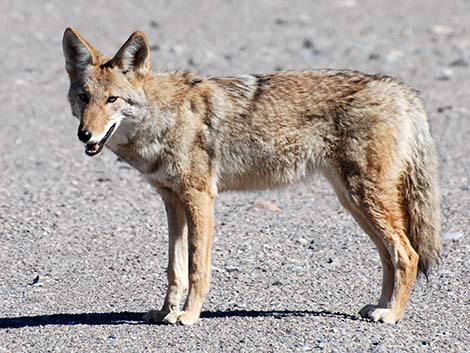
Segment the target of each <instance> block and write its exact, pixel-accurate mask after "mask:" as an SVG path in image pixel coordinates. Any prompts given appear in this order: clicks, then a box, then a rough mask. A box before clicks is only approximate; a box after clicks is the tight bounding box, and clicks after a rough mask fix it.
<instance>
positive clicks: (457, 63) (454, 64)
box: [449, 58, 469, 67]
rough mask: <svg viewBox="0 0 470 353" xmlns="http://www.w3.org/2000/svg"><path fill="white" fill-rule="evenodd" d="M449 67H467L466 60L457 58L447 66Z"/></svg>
mask: <svg viewBox="0 0 470 353" xmlns="http://www.w3.org/2000/svg"><path fill="white" fill-rule="evenodd" d="M449 66H450V67H468V66H469V65H468V60H467V59H464V58H458V59H455V60H454V61H452V62H451V63H450V64H449Z"/></svg>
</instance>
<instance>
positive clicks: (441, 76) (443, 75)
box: [436, 67, 454, 81]
mask: <svg viewBox="0 0 470 353" xmlns="http://www.w3.org/2000/svg"><path fill="white" fill-rule="evenodd" d="M453 75H454V70H452V69H451V68H449V67H445V68H443V69H441V71H440V72H438V74H437V75H436V80H439V81H449V80H450V79H451V77H452V76H453Z"/></svg>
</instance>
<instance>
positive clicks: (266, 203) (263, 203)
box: [253, 201, 282, 212]
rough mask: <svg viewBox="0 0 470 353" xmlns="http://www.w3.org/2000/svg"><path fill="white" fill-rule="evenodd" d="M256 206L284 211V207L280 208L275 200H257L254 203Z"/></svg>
mask: <svg viewBox="0 0 470 353" xmlns="http://www.w3.org/2000/svg"><path fill="white" fill-rule="evenodd" d="M253 207H254V208H258V209H265V210H269V211H273V212H282V209H281V208H279V206H277V205H276V204H275V203H274V202H270V201H256V202H255V203H254V204H253Z"/></svg>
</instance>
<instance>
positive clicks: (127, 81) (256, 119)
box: [64, 29, 440, 324]
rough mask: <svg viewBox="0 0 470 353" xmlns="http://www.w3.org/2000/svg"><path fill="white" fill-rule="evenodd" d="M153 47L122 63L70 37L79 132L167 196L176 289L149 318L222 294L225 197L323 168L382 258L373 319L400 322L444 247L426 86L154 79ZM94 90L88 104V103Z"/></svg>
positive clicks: (182, 314)
mask: <svg viewBox="0 0 470 353" xmlns="http://www.w3.org/2000/svg"><path fill="white" fill-rule="evenodd" d="M149 53H150V50H149V47H148V43H147V40H146V39H145V36H144V35H143V34H142V33H140V32H136V33H134V34H133V35H132V36H131V37H130V38H129V40H128V41H127V42H126V43H125V44H124V45H123V47H122V48H121V49H120V50H119V52H118V54H116V56H115V57H114V58H112V59H110V58H104V57H102V56H101V55H99V54H98V52H97V51H96V50H95V49H93V48H92V47H91V45H89V44H88V43H86V42H85V41H84V40H83V38H81V37H80V36H79V35H78V34H77V33H76V32H74V31H73V30H70V29H67V30H66V32H65V34H64V54H65V57H66V67H67V71H68V73H69V76H70V81H71V86H70V91H69V100H70V103H71V106H72V112H73V114H74V115H75V116H76V117H77V118H79V119H80V120H81V125H80V129H87V130H88V131H89V132H90V133H91V134H92V138H91V141H92V143H95V144H96V143H100V141H101V142H102V143H103V144H104V143H106V142H107V146H108V147H109V148H110V149H111V150H112V151H113V152H114V153H116V154H117V155H118V156H120V157H121V158H123V159H124V160H126V161H127V162H128V163H129V164H131V165H132V166H134V167H135V168H136V169H138V170H139V171H140V172H141V173H143V174H144V175H146V176H147V178H148V179H149V181H150V183H152V185H154V186H155V187H156V189H157V190H158V192H159V193H160V195H161V196H162V199H163V201H164V203H165V207H166V210H167V215H168V226H169V236H170V242H169V264H168V291H167V295H166V298H165V302H164V304H163V308H162V310H160V311H155V310H152V311H150V312H149V313H148V314H147V315H146V320H147V321H148V322H167V323H177V322H180V323H183V324H193V323H194V322H196V321H197V319H198V317H199V314H200V311H201V308H202V303H203V299H204V297H205V295H206V294H207V292H208V290H209V282H210V249H211V242H212V236H213V200H214V198H215V197H216V195H217V193H218V192H221V191H225V190H255V189H268V188H277V187H283V186H286V185H290V184H293V183H299V182H308V181H309V179H310V178H311V177H312V176H313V174H314V173H315V172H320V173H322V174H323V175H324V176H325V177H326V178H327V179H328V180H329V181H330V183H331V184H332V186H333V188H334V190H335V192H336V194H337V195H338V198H339V200H340V202H341V204H342V205H343V206H344V207H345V208H346V209H347V210H348V211H349V212H350V213H351V214H352V216H353V217H354V219H355V220H356V221H357V222H358V224H359V225H360V226H361V227H362V228H363V229H364V231H365V232H366V233H367V234H368V235H369V237H370V238H371V240H372V241H373V242H374V244H375V246H376V247H377V250H378V252H379V255H380V259H381V262H382V265H383V283H382V294H381V297H380V300H379V302H378V305H366V306H365V307H364V308H363V309H362V310H361V311H360V313H361V315H362V316H364V317H367V318H370V319H372V320H374V321H384V322H391V323H395V322H397V321H399V320H400V319H401V318H402V317H403V313H404V310H405V305H406V302H407V300H408V297H409V295H410V292H411V289H412V286H413V283H414V281H415V278H416V275H417V272H418V268H419V269H420V270H421V271H423V272H425V273H427V270H428V268H429V267H430V266H432V265H433V264H434V263H435V262H437V260H438V253H439V247H440V241H439V231H440V228H439V227H440V223H439V222H440V219H439V190H438V177H437V158H436V154H435V149H434V143H433V140H432V138H431V136H430V133H429V127H428V121H427V117H426V113H425V111H424V108H423V104H422V102H421V100H420V99H419V98H418V97H417V95H416V93H415V92H414V91H413V90H412V89H410V88H409V87H407V86H405V85H404V84H402V83H400V82H399V81H397V80H395V79H392V78H389V77H384V76H371V75H366V74H362V73H359V72H352V71H333V70H319V71H308V72H280V73H275V74H270V75H259V76H258V75H246V76H240V77H227V78H202V77H199V76H197V75H195V74H193V73H188V72H175V73H168V74H162V73H155V72H152V71H150V60H149ZM84 63H85V64H84ZM83 92H84V93H86V95H87V97H89V100H88V101H86V102H85V101H82V100H80V99H78V97H79V96H78V95H79V94H80V93H83ZM109 96H117V97H118V100H117V101H116V102H114V103H110V102H109V101H107V99H108V97H109ZM111 124H115V126H117V128H115V129H114V130H112V128H111V127H110V126H111ZM107 133H108V134H109V135H111V134H112V136H111V137H110V139H109V141H108V140H106V137H103V136H106V134H107ZM186 290H187V291H188V294H187V298H186V302H185V304H184V307H183V310H182V311H179V304H180V301H181V299H182V298H183V295H184V293H185V292H186Z"/></svg>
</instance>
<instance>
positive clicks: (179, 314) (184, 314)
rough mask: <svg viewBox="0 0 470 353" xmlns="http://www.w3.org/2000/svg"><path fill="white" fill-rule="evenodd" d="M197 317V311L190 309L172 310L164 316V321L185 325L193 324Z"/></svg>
mask: <svg viewBox="0 0 470 353" xmlns="http://www.w3.org/2000/svg"><path fill="white" fill-rule="evenodd" d="M198 319H199V313H195V312H192V311H172V312H171V313H169V314H168V315H167V317H165V319H164V322H167V323H169V324H177V323H178V324H183V325H185V326H190V325H193V324H195V323H196V322H197V320H198Z"/></svg>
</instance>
